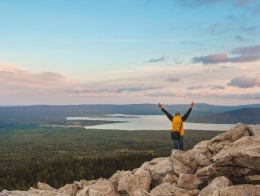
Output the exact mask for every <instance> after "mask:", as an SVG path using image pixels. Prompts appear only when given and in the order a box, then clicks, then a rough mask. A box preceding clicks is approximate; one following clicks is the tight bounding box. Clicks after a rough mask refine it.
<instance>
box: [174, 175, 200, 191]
mask: <svg viewBox="0 0 260 196" xmlns="http://www.w3.org/2000/svg"><path fill="white" fill-rule="evenodd" d="M200 183H201V181H200V180H199V179H198V178H197V176H196V175H194V174H180V176H179V179H178V187H180V188H182V189H186V190H194V189H197V187H198V185H199V184H200Z"/></svg>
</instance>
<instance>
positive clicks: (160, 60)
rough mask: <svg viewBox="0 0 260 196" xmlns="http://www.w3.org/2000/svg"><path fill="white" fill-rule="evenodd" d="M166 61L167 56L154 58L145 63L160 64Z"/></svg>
mask: <svg viewBox="0 0 260 196" xmlns="http://www.w3.org/2000/svg"><path fill="white" fill-rule="evenodd" d="M165 60H166V57H165V56H162V57H160V58H152V59H150V60H148V61H145V62H146V63H158V62H163V61H165Z"/></svg>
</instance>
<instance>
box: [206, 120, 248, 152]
mask: <svg viewBox="0 0 260 196" xmlns="http://www.w3.org/2000/svg"><path fill="white" fill-rule="evenodd" d="M249 135H252V133H251V129H250V128H249V127H248V126H247V125H245V124H240V123H239V124H237V125H236V126H234V127H232V128H231V129H230V130H229V131H227V132H224V133H222V134H220V135H217V136H216V137H214V138H212V139H211V140H210V141H209V143H208V149H209V150H210V152H211V153H213V154H217V153H218V152H219V151H220V150H222V148H224V147H225V146H229V145H230V144H232V143H233V142H234V141H236V140H238V139H240V138H241V137H243V136H249Z"/></svg>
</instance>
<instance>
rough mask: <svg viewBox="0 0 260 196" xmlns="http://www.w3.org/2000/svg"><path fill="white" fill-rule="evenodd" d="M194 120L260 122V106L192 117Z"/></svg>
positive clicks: (233, 122)
mask: <svg viewBox="0 0 260 196" xmlns="http://www.w3.org/2000/svg"><path fill="white" fill-rule="evenodd" d="M192 121H194V122H200V123H227V124H229V123H231V124H236V123H246V124H260V108H242V109H237V110H233V111H228V112H223V113H217V114H209V115H204V116H196V117H194V118H192Z"/></svg>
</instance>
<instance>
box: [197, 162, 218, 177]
mask: <svg viewBox="0 0 260 196" xmlns="http://www.w3.org/2000/svg"><path fill="white" fill-rule="evenodd" d="M216 173H217V166H216V165H215V164H214V163H212V164H211V165H208V166H206V167H203V168H200V169H198V170H197V171H196V173H195V174H196V175H197V177H198V178H199V179H200V180H204V181H209V180H210V179H213V178H214V177H215V176H216Z"/></svg>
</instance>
